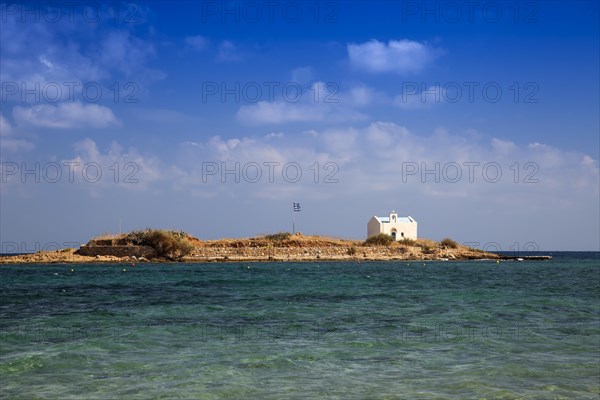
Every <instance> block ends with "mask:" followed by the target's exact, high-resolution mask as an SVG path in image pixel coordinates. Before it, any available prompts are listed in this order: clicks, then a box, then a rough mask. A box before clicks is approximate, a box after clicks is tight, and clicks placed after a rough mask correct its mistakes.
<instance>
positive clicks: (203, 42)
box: [185, 35, 210, 50]
mask: <svg viewBox="0 0 600 400" xmlns="http://www.w3.org/2000/svg"><path fill="white" fill-rule="evenodd" d="M185 42H186V43H187V44H188V45H190V46H191V47H192V48H194V49H195V50H204V49H206V48H207V47H208V45H209V44H210V41H209V40H208V39H207V38H205V37H204V36H200V35H197V36H188V37H186V38H185Z"/></svg>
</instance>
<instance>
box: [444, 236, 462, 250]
mask: <svg viewBox="0 0 600 400" xmlns="http://www.w3.org/2000/svg"><path fill="white" fill-rule="evenodd" d="M440 244H441V245H442V246H445V247H449V248H451V249H456V248H457V247H458V243H456V242H455V241H454V240H452V239H450V238H444V239H443V240H442V241H441V242H440Z"/></svg>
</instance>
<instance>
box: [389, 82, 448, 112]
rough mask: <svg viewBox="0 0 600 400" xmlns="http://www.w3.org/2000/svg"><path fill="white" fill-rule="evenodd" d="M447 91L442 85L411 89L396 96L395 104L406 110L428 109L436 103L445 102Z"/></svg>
mask: <svg viewBox="0 0 600 400" xmlns="http://www.w3.org/2000/svg"><path fill="white" fill-rule="evenodd" d="M445 99H446V92H445V90H444V88H443V87H441V86H430V87H428V88H426V89H424V90H421V91H417V90H410V91H407V92H405V93H402V94H399V95H397V96H396V97H395V98H394V105H396V106H398V107H400V108H402V109H405V110H417V109H428V108H431V107H432V106H433V105H434V104H440V103H444V102H445Z"/></svg>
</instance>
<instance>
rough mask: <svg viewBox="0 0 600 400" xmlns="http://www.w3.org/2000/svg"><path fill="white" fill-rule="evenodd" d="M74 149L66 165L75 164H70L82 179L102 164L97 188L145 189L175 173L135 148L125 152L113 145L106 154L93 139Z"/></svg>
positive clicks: (75, 146) (95, 183)
mask: <svg viewBox="0 0 600 400" xmlns="http://www.w3.org/2000/svg"><path fill="white" fill-rule="evenodd" d="M73 148H74V150H75V156H74V157H73V158H71V159H67V160H63V162H68V163H72V164H70V165H71V166H72V168H73V171H74V173H75V174H77V175H78V176H82V174H83V173H84V172H85V171H84V169H86V168H87V166H89V165H91V164H92V163H95V164H96V165H98V166H99V169H100V171H101V172H102V174H103V178H102V179H100V180H98V181H97V182H94V187H95V186H97V185H111V184H119V186H120V187H125V188H128V189H138V190H141V189H147V188H148V187H150V185H151V184H153V183H156V182H158V181H161V180H162V179H164V178H165V177H166V176H169V177H170V172H171V171H170V170H166V169H165V168H164V165H163V163H162V162H161V161H160V160H159V159H157V158H155V157H151V156H142V155H141V154H139V153H138V151H137V150H136V149H134V148H130V149H128V150H127V151H123V147H122V146H121V145H120V144H118V143H117V142H112V143H111V144H110V146H109V147H108V148H107V149H106V150H105V151H101V150H100V149H99V148H98V145H97V144H96V142H95V141H93V140H92V139H85V140H83V141H80V142H77V143H75V144H74V146H73ZM97 169H98V168H92V169H91V172H92V173H94V174H96V170H97ZM116 169H117V170H118V174H117V172H116ZM93 180H94V179H92V181H93ZM115 180H116V181H115ZM92 188H93V187H92Z"/></svg>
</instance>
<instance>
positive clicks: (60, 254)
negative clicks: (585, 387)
mask: <svg viewBox="0 0 600 400" xmlns="http://www.w3.org/2000/svg"><path fill="white" fill-rule="evenodd" d="M507 258H515V257H506V256H501V255H498V254H495V253H489V252H485V251H482V250H478V249H473V248H470V247H467V246H463V245H461V244H459V243H457V242H455V241H453V240H451V239H448V238H447V239H444V240H442V241H440V242H435V241H432V240H428V239H417V240H410V239H406V240H401V241H394V240H393V239H392V238H391V236H388V235H384V234H381V235H376V236H373V237H370V238H369V239H367V240H366V241H360V240H349V239H337V238H329V237H323V236H305V235H302V234H300V233H296V234H291V233H289V232H281V233H276V234H271V235H265V236H260V237H252V238H243V239H220V240H206V241H203V240H199V239H198V238H195V237H193V236H191V235H189V234H187V233H185V232H181V231H179V232H178V231H166V230H155V229H146V230H143V231H133V232H130V233H125V234H119V235H103V236H100V237H97V238H94V239H92V240H90V241H89V242H88V243H87V244H86V245H83V246H81V247H80V248H79V249H62V250H57V251H41V252H37V253H33V254H24V255H14V256H4V257H0V263H2V264H8V263H11V264H12V263H90V262H146V261H151V262H217V261H230V262H233V261H244V262H246V261H317V260H321V261H353V260H356V261H359V260H382V261H389V260H405V261H409V260H475V259H507Z"/></svg>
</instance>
